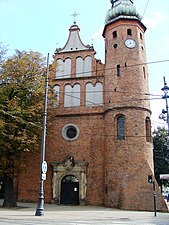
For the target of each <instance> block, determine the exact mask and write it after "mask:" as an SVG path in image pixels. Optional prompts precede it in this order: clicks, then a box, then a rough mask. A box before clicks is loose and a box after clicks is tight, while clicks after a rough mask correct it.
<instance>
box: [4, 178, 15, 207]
mask: <svg viewBox="0 0 169 225" xmlns="http://www.w3.org/2000/svg"><path fill="white" fill-rule="evenodd" d="M4 189H5V192H4V202H3V205H2V207H4V208H13V207H16V206H17V203H16V196H15V191H14V190H15V188H14V181H13V178H12V177H10V176H8V175H5V176H4Z"/></svg>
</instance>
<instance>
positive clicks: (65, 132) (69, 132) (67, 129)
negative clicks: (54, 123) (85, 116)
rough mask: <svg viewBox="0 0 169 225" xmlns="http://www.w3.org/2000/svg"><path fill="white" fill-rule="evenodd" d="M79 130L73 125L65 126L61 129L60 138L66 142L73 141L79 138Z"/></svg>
mask: <svg viewBox="0 0 169 225" xmlns="http://www.w3.org/2000/svg"><path fill="white" fill-rule="evenodd" d="M79 133H80V131H79V128H78V127H77V126H76V125H74V124H67V125H66V126H64V127H63V129H62V136H63V138H64V139H65V140H66V141H74V140H76V139H77V138H78V137H79Z"/></svg>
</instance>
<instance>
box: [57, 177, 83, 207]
mask: <svg viewBox="0 0 169 225" xmlns="http://www.w3.org/2000/svg"><path fill="white" fill-rule="evenodd" d="M60 204H64V205H79V181H78V179H77V177H75V176H73V175H66V176H65V177H63V179H62V181H61V196H60Z"/></svg>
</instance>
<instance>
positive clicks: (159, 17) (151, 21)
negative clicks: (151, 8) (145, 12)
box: [143, 11, 166, 27]
mask: <svg viewBox="0 0 169 225" xmlns="http://www.w3.org/2000/svg"><path fill="white" fill-rule="evenodd" d="M165 18H166V17H165V14H164V13H161V12H159V11H155V12H154V13H153V15H152V17H151V18H150V17H144V18H143V23H144V24H146V26H147V27H156V26H159V25H160V23H161V22H164V20H165Z"/></svg>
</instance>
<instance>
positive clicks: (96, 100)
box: [86, 82, 103, 106]
mask: <svg viewBox="0 0 169 225" xmlns="http://www.w3.org/2000/svg"><path fill="white" fill-rule="evenodd" d="M102 104H103V84H102V83H101V82H97V83H96V85H95V86H94V85H93V84H92V83H87V84H86V105H87V106H101V105H102Z"/></svg>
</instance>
